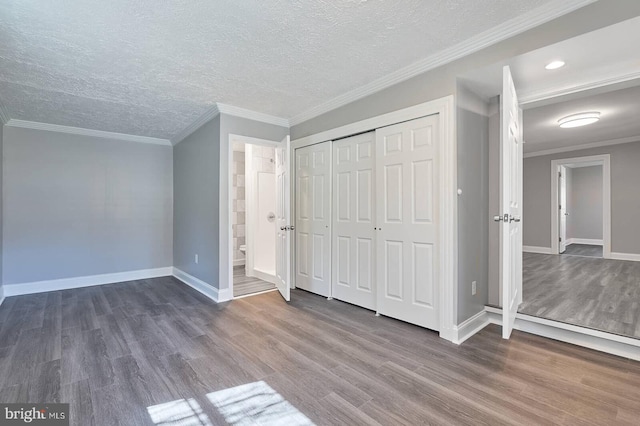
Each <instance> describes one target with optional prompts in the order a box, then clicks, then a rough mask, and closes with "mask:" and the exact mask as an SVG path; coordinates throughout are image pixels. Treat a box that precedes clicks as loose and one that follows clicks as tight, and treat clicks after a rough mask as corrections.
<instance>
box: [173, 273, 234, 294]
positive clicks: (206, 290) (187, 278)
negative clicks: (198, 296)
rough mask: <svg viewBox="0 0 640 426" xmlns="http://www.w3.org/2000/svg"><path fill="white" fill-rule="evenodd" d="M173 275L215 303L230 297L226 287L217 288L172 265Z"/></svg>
mask: <svg viewBox="0 0 640 426" xmlns="http://www.w3.org/2000/svg"><path fill="white" fill-rule="evenodd" d="M172 269H173V274H172V275H173V276H174V277H175V278H176V279H178V280H180V281H182V282H183V283H185V284H186V285H188V286H189V287H191V288H193V289H194V290H196V291H198V292H200V293H202V294H204V295H205V296H207V297H208V298H209V299H211V300H213V301H214V302H216V303H222V302H226V301H229V300H231V299H232V297H231V294H232V293H231V292H230V290H229V289H228V288H226V289H222V290H218V289H217V288H215V287H214V286H212V285H211V284H207V283H206V282H204V281H202V280H200V279H198V278H196V277H194V276H193V275H189V274H187V273H186V272H184V271H182V270H180V269H178V268H176V267H173V268H172Z"/></svg>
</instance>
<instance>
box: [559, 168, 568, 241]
mask: <svg viewBox="0 0 640 426" xmlns="http://www.w3.org/2000/svg"><path fill="white" fill-rule="evenodd" d="M558 206H559V209H558V215H559V217H558V224H559V226H560V229H559V233H558V235H560V245H559V248H560V253H564V252H565V250H566V249H567V168H566V167H565V166H560V171H559V172H558Z"/></svg>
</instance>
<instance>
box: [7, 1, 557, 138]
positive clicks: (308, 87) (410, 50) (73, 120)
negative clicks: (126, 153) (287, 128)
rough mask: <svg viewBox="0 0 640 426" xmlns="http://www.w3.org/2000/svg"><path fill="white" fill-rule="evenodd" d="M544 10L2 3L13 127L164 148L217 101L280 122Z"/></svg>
mask: <svg viewBox="0 0 640 426" xmlns="http://www.w3.org/2000/svg"><path fill="white" fill-rule="evenodd" d="M549 1H550V0H466V1H463V0H401V1H400V0H399V1H389V0H385V1H383V0H369V1H367V0H359V1H356V0H342V1H338V0H314V1H310V0H297V1H296V0H287V1H285V0H269V1H267V0H241V1H239V0H173V1H159V0H108V1H105V0H83V1H79V0H78V1H71V0H46V1H43V0H2V2H0V100H1V101H2V103H3V104H4V106H5V108H6V109H7V111H8V115H9V116H10V117H11V118H14V119H21V120H30V121H38V122H44V123H52V124H60V125H66V126H75V127H83V128H89V129H96V130H105V131H113V132H120V133H127V134H133V135H142V136H152V137H160V138H170V137H172V136H174V135H175V134H177V133H179V132H180V131H181V130H182V129H184V128H185V127H187V126H188V125H189V124H191V123H192V122H193V121H195V120H196V119H197V118H198V117H199V116H200V115H201V114H203V113H204V112H205V111H206V110H207V109H208V107H210V106H211V105H212V104H213V103H215V102H221V103H225V104H230V105H234V106H238V107H243V108H248V109H252V110H255V111H260V112H262V113H266V114H271V115H275V116H280V117H285V118H289V117H292V116H294V115H297V114H298V113H300V112H303V111H305V110H307V109H309V108H311V107H314V106H316V105H318V104H320V103H323V102H325V101H327V100H330V99H332V98H334V97H336V96H338V95H341V94H343V93H344V92H347V91H349V90H352V89H355V88H357V87H360V86H362V85H364V84H366V83H368V82H370V81H372V80H374V79H377V78H380V77H382V76H384V75H386V74H389V73H391V72H393V71H396V70H398V69H400V68H402V67H404V66H407V65H410V64H412V63H414V62H416V61H418V60H420V59H423V58H425V57H427V56H430V55H433V54H435V53H438V52H440V51H442V50H443V49H446V48H448V47H451V46H453V45H455V44H457V43H459V42H462V41H464V40H466V39H469V38H471V37H473V36H474V35H477V34H479V33H481V32H483V31H487V30H489V29H491V28H493V27H495V26H496V25H498V24H501V23H503V22H504V21H506V20H508V19H511V18H514V17H517V16H519V15H522V14H524V13H526V12H529V11H531V10H533V9H535V8H537V7H539V6H541V5H543V4H546V3H549Z"/></svg>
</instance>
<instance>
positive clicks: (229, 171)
mask: <svg viewBox="0 0 640 426" xmlns="http://www.w3.org/2000/svg"><path fill="white" fill-rule="evenodd" d="M234 140H237V141H240V142H244V143H249V144H252V145H262V146H278V145H279V144H280V141H272V140H269V139H258V138H252V137H249V136H242V135H237V134H233V133H229V138H228V140H227V143H223V141H220V142H221V143H220V160H221V161H220V182H219V186H220V194H219V197H220V217H219V219H218V220H219V222H220V223H219V226H220V235H219V241H218V244H219V252H218V253H219V258H218V261H219V265H220V268H219V276H218V282H219V283H229V292H230V293H229V294H230V295H231V298H233V236H232V235H233V234H232V230H231V215H232V214H233V212H232V209H233V200H232V198H233V195H232V191H231V185H232V182H233V168H232V167H230V165H231V164H233V141H234ZM223 159H226V161H222V160H223ZM249 266H251V265H249Z"/></svg>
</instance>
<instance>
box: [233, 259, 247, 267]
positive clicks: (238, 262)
mask: <svg viewBox="0 0 640 426" xmlns="http://www.w3.org/2000/svg"><path fill="white" fill-rule="evenodd" d="M245 262H246V260H245V259H235V260H234V261H233V266H244V264H245Z"/></svg>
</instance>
